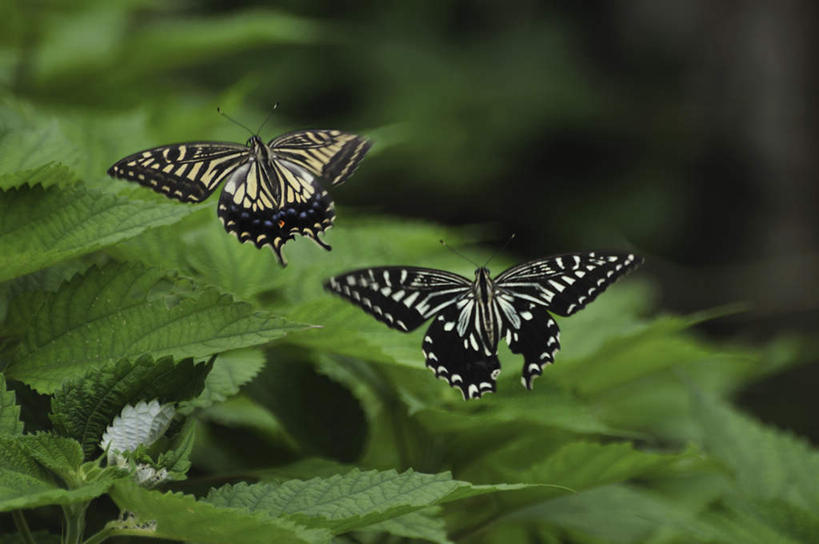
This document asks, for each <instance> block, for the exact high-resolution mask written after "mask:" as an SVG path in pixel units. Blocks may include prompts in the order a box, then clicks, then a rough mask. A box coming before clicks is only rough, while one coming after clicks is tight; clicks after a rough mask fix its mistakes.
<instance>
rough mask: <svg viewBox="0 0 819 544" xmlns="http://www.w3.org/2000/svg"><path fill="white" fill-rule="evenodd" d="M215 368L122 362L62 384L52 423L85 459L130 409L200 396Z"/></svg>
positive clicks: (163, 360)
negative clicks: (146, 402) (144, 402)
mask: <svg viewBox="0 0 819 544" xmlns="http://www.w3.org/2000/svg"><path fill="white" fill-rule="evenodd" d="M210 369H211V364H199V365H197V364H195V363H194V362H193V360H192V359H186V360H183V361H179V362H178V363H177V362H174V361H173V359H172V358H170V357H163V358H161V359H159V360H157V361H154V360H153V359H152V358H151V357H150V356H147V355H146V356H143V357H141V358H140V359H139V360H137V361H134V362H130V361H128V360H123V361H120V362H119V363H117V364H112V365H109V366H107V367H104V368H101V369H99V370H94V371H92V372H89V373H88V374H86V375H84V376H82V377H81V378H79V379H76V380H72V381H69V382H66V383H65V384H63V386H62V387H61V388H60V389H59V390H58V391H56V392H55V394H54V396H53V397H52V399H51V416H50V417H51V420H52V422H53V423H54V426H55V428H56V429H57V431H59V432H60V434H62V435H64V436H70V437H72V438H74V439H76V440H77V441H79V442H80V444H82V448H83V451H84V453H85V457H86V458H90V457H91V456H92V455H93V454H94V453H95V452H98V451H99V450H98V447H99V443H100V439H101V438H102V434H103V432H105V429H106V427H107V426H108V425H110V424H111V422H112V421H113V419H114V417H115V416H117V415H119V413H120V412H121V411H122V409H123V407H125V406H126V405H134V404H136V403H137V402H138V401H139V400H144V399H148V400H154V399H156V400H158V401H159V402H161V403H167V402H177V401H182V400H188V399H190V398H193V397H195V396H197V395H199V394H200V393H201V391H202V389H203V388H204V383H205V379H206V377H207V375H208V372H209V371H210Z"/></svg>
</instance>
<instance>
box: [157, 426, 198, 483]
mask: <svg viewBox="0 0 819 544" xmlns="http://www.w3.org/2000/svg"><path fill="white" fill-rule="evenodd" d="M195 440H196V427H195V426H194V424H193V420H191V419H189V420H188V421H186V422H185V425H183V426H182V429H181V430H180V431H179V432H178V433H177V434H176V436H174V437H172V442H171V444H170V446H169V447H168V449H167V450H166V451H164V452H162V453H161V454H160V455H159V458H157V460H156V464H157V466H160V467H163V468H165V469H167V470H168V472H170V473H171V477H172V478H174V479H181V478H183V477H184V475H185V474H186V473H187V472H188V469H190V466H191V461H190V457H191V452H192V451H193V445H194V443H195Z"/></svg>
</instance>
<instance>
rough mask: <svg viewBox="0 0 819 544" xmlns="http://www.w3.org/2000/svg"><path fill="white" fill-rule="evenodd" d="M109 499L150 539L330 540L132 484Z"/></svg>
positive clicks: (251, 543)
mask: <svg viewBox="0 0 819 544" xmlns="http://www.w3.org/2000/svg"><path fill="white" fill-rule="evenodd" d="M111 498H112V499H114V502H116V503H117V505H118V506H119V507H120V508H121V509H123V510H127V511H129V512H132V513H134V514H135V515H136V516H137V518H138V521H139V522H141V523H145V524H149V526H148V527H147V528H146V529H145V530H144V532H143V533H142V535H143V536H147V537H153V538H167V539H171V540H182V541H193V542H203V543H213V544H222V543H224V542H235V543H237V544H256V543H259V544H266V543H269V542H281V543H283V544H285V543H308V544H311V543H319V542H329V541H330V538H331V535H330V533H329V532H328V531H326V530H324V529H319V528H310V527H309V526H304V525H299V524H297V523H294V522H293V521H290V520H284V519H271V518H269V517H265V516H261V515H256V514H253V513H252V512H250V511H248V510H246V509H239V508H229V507H221V506H218V505H213V504H211V503H209V502H206V501H197V500H196V499H195V498H194V497H193V496H191V495H183V494H181V493H171V492H167V493H161V492H159V491H152V490H147V489H143V488H140V487H138V486H137V485H136V484H134V483H132V482H130V481H124V480H120V481H118V482H117V483H116V484H115V485H114V487H113V488H112V489H111Z"/></svg>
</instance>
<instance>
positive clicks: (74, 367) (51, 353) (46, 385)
mask: <svg viewBox="0 0 819 544" xmlns="http://www.w3.org/2000/svg"><path fill="white" fill-rule="evenodd" d="M166 281H167V280H166V278H165V276H163V274H162V273H161V272H159V271H158V270H156V269H146V268H144V267H142V266H139V265H134V264H126V263H122V264H110V265H107V266H104V267H101V268H94V269H92V270H90V271H89V272H87V273H86V274H84V275H82V276H78V277H76V278H74V279H72V280H71V281H70V282H68V283H66V284H65V285H63V286H62V288H61V289H60V290H59V291H58V292H57V293H53V294H52V293H49V294H47V295H46V296H45V297H44V299H43V301H42V303H41V304H40V305H39V307H38V308H37V310H36V311H35V312H34V315H32V316H31V320H30V322H29V323H28V324H27V330H26V334H25V335H24V337H23V338H22V339H21V342H20V345H19V346H18V347H17V349H16V350H15V352H14V353H13V354H12V356H11V358H12V364H11V365H10V367H9V368H8V369H7V376H9V377H13V378H15V379H19V380H22V381H25V382H26V383H28V384H29V385H30V386H32V387H33V388H35V389H37V390H38V391H41V392H53V391H54V390H56V388H57V387H58V386H59V384H60V383H61V382H62V381H64V380H65V379H67V378H70V377H71V376H75V375H77V374H78V373H81V372H83V371H87V370H88V369H89V368H100V367H101V366H103V365H105V364H107V363H109V362H112V361H116V360H119V359H122V358H125V357H139V356H141V355H143V354H146V353H148V354H151V355H154V356H161V355H173V356H181V357H185V356H193V357H205V356H207V355H210V354H211V353H214V352H218V351H222V350H227V349H235V348H240V347H246V346H252V345H256V344H261V343H264V342H266V341H269V340H272V339H274V338H277V337H279V336H281V335H283V334H284V333H285V332H286V331H287V330H288V329H293V328H297V327H298V326H297V325H295V324H293V323H289V322H287V321H286V320H284V319H281V318H278V317H274V316H272V315H270V314H265V313H261V312H255V311H254V310H253V308H252V307H251V306H250V305H249V304H245V303H239V302H234V301H233V300H232V299H231V298H230V297H229V296H227V295H223V294H220V293H219V292H217V291H215V290H213V289H207V288H203V289H198V290H195V292H193V293H184V292H181V291H178V290H177V291H169V292H165V293H162V292H161V291H162V290H163V289H165V287H166V286H165V285H163V282H166Z"/></svg>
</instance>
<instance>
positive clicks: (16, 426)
mask: <svg viewBox="0 0 819 544" xmlns="http://www.w3.org/2000/svg"><path fill="white" fill-rule="evenodd" d="M22 432H23V422H22V421H20V407H19V406H17V403H16V402H15V395H14V391H9V390H8V389H7V388H6V379H5V378H4V377H3V376H2V375H1V374H0V434H6V435H14V434H22Z"/></svg>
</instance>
